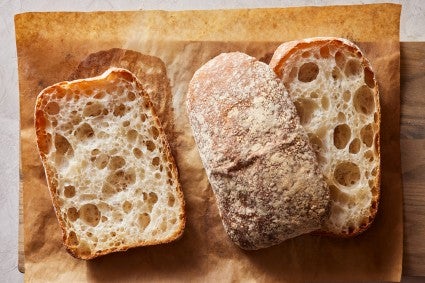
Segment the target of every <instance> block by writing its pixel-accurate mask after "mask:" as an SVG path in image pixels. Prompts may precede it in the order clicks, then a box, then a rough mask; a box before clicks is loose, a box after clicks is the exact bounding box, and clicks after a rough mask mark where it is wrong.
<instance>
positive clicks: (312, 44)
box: [269, 37, 381, 238]
mask: <svg viewBox="0 0 425 283" xmlns="http://www.w3.org/2000/svg"><path fill="white" fill-rule="evenodd" d="M324 44H327V45H329V46H332V45H333V46H334V47H335V48H336V49H345V50H348V52H350V53H353V54H355V55H356V56H357V57H358V58H359V60H360V61H361V64H362V66H364V68H365V69H367V70H369V71H370V72H371V74H372V77H373V84H374V86H373V93H374V100H375V105H376V108H375V111H376V115H377V120H376V121H375V123H376V126H377V135H376V137H375V141H374V142H375V149H376V151H375V154H376V156H377V158H378V160H379V165H378V167H377V172H376V177H375V182H374V188H376V192H373V190H374V189H373V188H372V189H371V190H372V201H371V204H370V213H369V218H368V222H367V223H363V224H362V225H361V226H359V227H358V228H357V229H354V230H352V231H349V232H348V233H345V232H341V233H335V232H329V231H325V230H320V231H316V232H315V233H317V234H322V235H328V236H336V237H344V238H348V237H353V236H356V235H359V234H361V233H362V232H364V231H366V230H367V229H368V228H369V227H370V226H371V224H372V222H373V220H374V219H375V216H376V213H377V211H378V205H379V198H380V189H379V188H380V182H381V180H380V179H381V164H380V160H381V157H380V123H381V109H380V104H379V90H378V84H377V81H376V78H375V75H374V73H373V70H372V66H371V64H370V62H369V60H368V59H367V58H366V57H365V56H364V55H363V53H362V52H361V50H360V49H359V48H358V47H357V46H356V45H355V44H353V43H352V42H351V41H349V40H347V39H343V38H335V37H316V38H308V39H303V40H295V41H291V42H286V43H283V44H282V45H280V46H279V47H278V48H277V50H276V51H275V53H274V55H273V57H272V59H271V61H270V64H269V65H270V67H272V68H273V70H274V71H275V73H276V74H277V75H278V77H280V78H282V77H283V71H284V69H285V68H291V66H290V63H288V62H287V61H288V60H289V58H291V57H292V56H295V55H294V54H295V53H299V52H300V51H301V50H309V49H310V48H318V47H320V46H323V45H324ZM288 64H289V66H288Z"/></svg>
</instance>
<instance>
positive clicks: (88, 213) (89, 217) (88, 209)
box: [79, 203, 101, 227]
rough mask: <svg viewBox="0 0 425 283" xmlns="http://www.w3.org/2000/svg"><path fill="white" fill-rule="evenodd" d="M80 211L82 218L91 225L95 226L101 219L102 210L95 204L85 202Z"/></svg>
mask: <svg viewBox="0 0 425 283" xmlns="http://www.w3.org/2000/svg"><path fill="white" fill-rule="evenodd" d="M79 212H80V217H81V219H82V220H83V221H84V222H85V223H86V224H88V225H90V226H93V227H95V226H97V224H98V223H99V221H100V217H101V215H100V211H99V209H98V208H97V206H96V205H94V204H90V203H88V204H84V205H83V206H81V208H80V211H79Z"/></svg>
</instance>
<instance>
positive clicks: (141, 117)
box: [140, 114, 148, 122]
mask: <svg viewBox="0 0 425 283" xmlns="http://www.w3.org/2000/svg"><path fill="white" fill-rule="evenodd" d="M147 118H148V116H146V114H141V115H140V119H141V120H142V122H144V121H146V119H147Z"/></svg>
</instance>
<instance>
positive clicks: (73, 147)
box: [35, 68, 185, 259]
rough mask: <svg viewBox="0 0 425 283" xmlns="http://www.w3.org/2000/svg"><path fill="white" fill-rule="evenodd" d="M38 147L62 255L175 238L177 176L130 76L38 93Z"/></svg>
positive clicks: (90, 254) (113, 73)
mask: <svg viewBox="0 0 425 283" xmlns="http://www.w3.org/2000/svg"><path fill="white" fill-rule="evenodd" d="M35 128H36V135H37V145H38V149H39V152H40V156H41V159H42V162H43V165H44V168H45V172H46V176H47V182H48V186H49V190H50V194H51V197H52V201H53V206H54V208H55V212H56V216H57V218H58V220H59V224H60V226H61V228H62V231H63V240H64V245H65V247H66V249H67V250H68V251H69V252H70V253H71V254H72V255H73V256H75V257H77V258H82V259H90V258H94V257H97V256H99V255H104V254H107V253H111V252H115V251H123V250H127V249H128V248H131V247H137V246H146V245H154V244H160V243H166V242H170V241H173V240H175V239H177V238H179V237H180V236H181V235H182V233H183V229H184V225H185V214H184V199H183V194H182V191H181V188H180V185H179V181H178V175H177V168H176V166H175V164H174V160H173V157H172V155H171V153H170V149H169V146H168V143H167V140H166V137H165V134H164V132H163V129H162V127H161V124H160V122H159V120H158V118H157V116H156V114H155V112H154V110H153V107H152V104H151V102H150V99H149V96H148V95H147V94H146V93H145V92H144V90H143V88H142V86H141V84H140V83H139V81H138V80H137V78H136V77H135V76H134V75H133V74H132V73H131V72H129V71H127V70H124V69H117V68H113V69H110V70H108V71H107V72H105V73H104V74H103V75H101V76H99V77H94V78H90V79H85V80H76V81H72V82H61V83H58V84H55V85H53V86H50V87H48V88H46V89H44V90H43V91H42V92H41V93H40V94H39V95H38V97H37V101H36V107H35Z"/></svg>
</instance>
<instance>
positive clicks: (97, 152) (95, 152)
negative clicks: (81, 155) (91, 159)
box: [91, 148, 100, 155]
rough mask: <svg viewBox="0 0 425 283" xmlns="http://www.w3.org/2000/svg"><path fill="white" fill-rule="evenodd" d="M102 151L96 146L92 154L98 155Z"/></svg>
mask: <svg viewBox="0 0 425 283" xmlns="http://www.w3.org/2000/svg"><path fill="white" fill-rule="evenodd" d="M99 153H100V150H99V149H97V148H95V149H93V150H92V151H91V155H98V154H99Z"/></svg>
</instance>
